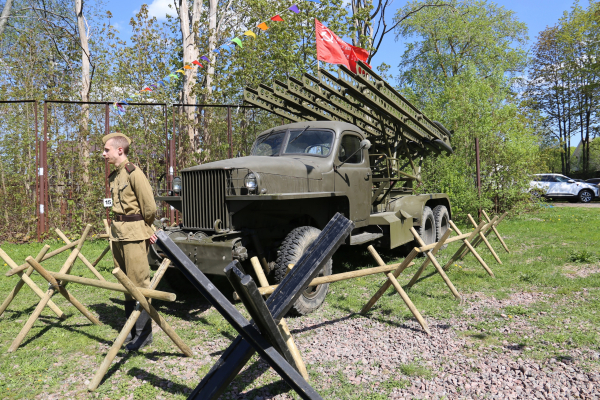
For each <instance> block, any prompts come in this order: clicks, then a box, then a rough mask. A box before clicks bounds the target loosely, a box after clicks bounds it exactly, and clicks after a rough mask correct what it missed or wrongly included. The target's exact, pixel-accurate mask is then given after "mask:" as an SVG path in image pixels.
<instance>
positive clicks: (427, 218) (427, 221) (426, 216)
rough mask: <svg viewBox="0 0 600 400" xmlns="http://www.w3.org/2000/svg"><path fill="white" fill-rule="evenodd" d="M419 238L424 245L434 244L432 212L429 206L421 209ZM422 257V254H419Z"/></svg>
mask: <svg viewBox="0 0 600 400" xmlns="http://www.w3.org/2000/svg"><path fill="white" fill-rule="evenodd" d="M419 236H421V239H423V242H424V243H425V245H428V244H431V243H435V219H434V217H433V211H431V208H430V207H429V206H425V207H423V217H422V218H421V226H420V227H419ZM419 255H420V256H424V254H423V253H420V254H419Z"/></svg>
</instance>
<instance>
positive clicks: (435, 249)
mask: <svg viewBox="0 0 600 400" xmlns="http://www.w3.org/2000/svg"><path fill="white" fill-rule="evenodd" d="M452 232H453V230H452V229H447V230H446V232H445V233H444V236H442V238H441V239H440V241H439V242H437V243H432V244H434V245H435V246H433V248H432V250H431V254H432V255H434V256H435V255H436V254H437V252H438V251H440V249H441V248H442V246H443V245H444V243H448V240H445V239H448V236H449V235H450V233H452ZM413 236H414V233H413ZM419 238H420V236H419ZM426 247H429V246H423V247H420V248H419V250H421V251H422V252H425V251H427V250H424V249H425V248H426ZM430 262H431V260H430V259H429V257H427V258H426V259H425V261H423V264H422V265H421V267H420V268H419V269H418V270H417V273H416V274H415V275H414V276H413V278H412V279H411V280H410V282H408V285H407V286H408V287H409V288H411V287H413V285H414V284H415V283H417V279H419V277H420V276H421V274H422V273H423V271H425V268H427V266H428V265H429V263H430Z"/></svg>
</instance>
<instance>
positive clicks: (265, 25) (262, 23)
mask: <svg viewBox="0 0 600 400" xmlns="http://www.w3.org/2000/svg"><path fill="white" fill-rule="evenodd" d="M258 27H259V28H260V29H262V30H263V31H266V30H267V29H269V27H268V26H267V24H266V23H265V22H261V23H260V24H258Z"/></svg>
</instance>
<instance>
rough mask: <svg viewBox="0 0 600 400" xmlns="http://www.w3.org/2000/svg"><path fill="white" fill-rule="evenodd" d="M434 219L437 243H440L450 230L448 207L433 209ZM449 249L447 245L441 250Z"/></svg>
mask: <svg viewBox="0 0 600 400" xmlns="http://www.w3.org/2000/svg"><path fill="white" fill-rule="evenodd" d="M433 219H434V220H435V241H436V242H439V241H440V239H441V238H442V236H444V233H446V231H447V230H448V225H449V223H448V221H450V214H449V213H448V209H447V208H446V206H442V205H440V206H435V208H434V209H433ZM446 247H448V245H447V244H445V245H443V246H442V247H440V250H442V249H445V248H446Z"/></svg>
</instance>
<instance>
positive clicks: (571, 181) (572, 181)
mask: <svg viewBox="0 0 600 400" xmlns="http://www.w3.org/2000/svg"><path fill="white" fill-rule="evenodd" d="M567 183H575V181H574V180H573V179H569V180H568V181H567Z"/></svg>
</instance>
